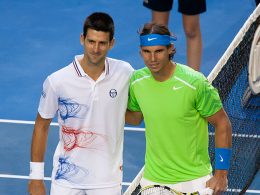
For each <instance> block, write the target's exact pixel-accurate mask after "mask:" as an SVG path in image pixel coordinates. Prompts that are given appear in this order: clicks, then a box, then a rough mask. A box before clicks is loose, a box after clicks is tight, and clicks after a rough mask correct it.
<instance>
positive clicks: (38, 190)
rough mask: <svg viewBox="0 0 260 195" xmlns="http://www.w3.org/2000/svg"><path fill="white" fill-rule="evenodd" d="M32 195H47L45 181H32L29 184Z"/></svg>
mask: <svg viewBox="0 0 260 195" xmlns="http://www.w3.org/2000/svg"><path fill="white" fill-rule="evenodd" d="M28 192H29V194H30V195H46V190H45V184H44V181H43V180H31V181H29V184H28Z"/></svg>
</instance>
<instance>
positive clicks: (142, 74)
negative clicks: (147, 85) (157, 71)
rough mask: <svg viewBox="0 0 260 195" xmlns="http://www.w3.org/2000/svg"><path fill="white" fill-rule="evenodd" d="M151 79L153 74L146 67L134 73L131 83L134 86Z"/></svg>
mask: <svg viewBox="0 0 260 195" xmlns="http://www.w3.org/2000/svg"><path fill="white" fill-rule="evenodd" d="M151 77H152V74H151V72H150V70H149V69H148V68H147V67H144V68H141V69H138V70H135V71H134V72H133V74H132V77H131V83H132V84H134V83H137V82H139V81H142V80H144V79H148V78H151Z"/></svg>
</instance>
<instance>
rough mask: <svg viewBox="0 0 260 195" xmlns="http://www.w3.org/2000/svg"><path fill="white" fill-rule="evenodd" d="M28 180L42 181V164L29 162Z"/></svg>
mask: <svg viewBox="0 0 260 195" xmlns="http://www.w3.org/2000/svg"><path fill="white" fill-rule="evenodd" d="M29 177H30V179H37V180H43V179H44V162H30V175H29Z"/></svg>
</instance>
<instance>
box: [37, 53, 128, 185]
mask: <svg viewBox="0 0 260 195" xmlns="http://www.w3.org/2000/svg"><path fill="white" fill-rule="evenodd" d="M82 57H83V55H79V56H75V60H74V61H73V62H72V63H71V64H69V65H68V66H66V67H64V68H62V69H61V70H59V71H57V72H55V73H53V74H51V75H50V76H48V78H47V79H46V80H45V82H44V84H43V92H42V96H41V99H40V104H39V108H38V112H39V114H40V115H41V117H42V118H53V117H55V115H56V113H57V117H58V123H59V126H60V140H59V144H58V146H57V148H56V151H55V154H54V161H53V166H54V167H53V172H52V181H53V182H56V183H57V184H60V185H63V186H67V187H72V188H81V189H89V188H103V187H112V186H116V185H119V184H120V183H121V182H122V163H123V162H122V154H123V132H124V124H125V123H124V122H125V111H126V107H127V99H128V88H129V79H130V76H131V73H132V72H133V68H132V67H131V66H130V64H129V63H127V62H124V61H120V60H116V59H112V58H106V60H105V71H104V72H103V73H102V74H101V76H100V77H99V78H98V80H97V81H94V80H92V79H91V78H90V77H89V76H88V75H87V74H86V73H85V72H84V71H83V69H82V68H81V66H80V64H79V59H80V58H82Z"/></svg>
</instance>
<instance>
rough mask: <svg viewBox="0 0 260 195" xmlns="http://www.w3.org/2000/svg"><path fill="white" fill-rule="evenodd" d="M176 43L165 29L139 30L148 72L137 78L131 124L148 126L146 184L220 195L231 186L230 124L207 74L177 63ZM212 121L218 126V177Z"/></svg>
mask: <svg viewBox="0 0 260 195" xmlns="http://www.w3.org/2000/svg"><path fill="white" fill-rule="evenodd" d="M173 40H174V37H173V36H171V33H170V32H169V30H168V28H167V27H165V26H162V25H158V24H154V23H148V24H145V25H144V27H143V29H142V30H141V31H140V48H141V51H140V53H141V55H142V57H143V60H144V63H145V65H146V67H145V68H142V69H140V70H137V71H135V72H134V74H133V75H132V78H131V81H130V95H129V102H128V110H127V112H126V122H127V123H128V124H132V125H138V124H140V122H141V121H142V119H144V122H145V127H146V131H145V133H146V155H145V169H144V176H143V178H142V180H141V185H142V187H144V186H146V185H151V184H163V185H168V186H170V187H173V188H175V189H176V190H180V191H182V192H192V191H198V190H203V188H210V189H212V191H214V194H218V193H220V192H223V191H225V190H226V188H227V184H228V181H227V174H228V168H229V161H230V156H231V142H232V141H231V140H232V133H231V125H230V121H229V119H228V116H227V114H226V112H225V111H224V109H223V107H222V103H221V100H220V97H219V95H218V92H217V90H216V89H215V88H214V87H213V86H212V85H211V84H209V83H208V81H207V79H206V78H205V77H204V76H203V74H201V73H199V72H197V71H194V70H192V69H191V68H189V67H188V66H185V65H182V64H179V63H175V62H173V61H172V57H173V55H174V52H175V49H174V45H173V43H172V41H173ZM208 122H209V123H211V124H212V125H213V126H214V127H215V143H216V144H215V147H216V150H215V152H216V155H215V156H216V163H215V164H216V167H215V173H214V175H213V176H212V175H211V172H212V167H211V164H210V158H209V154H208Z"/></svg>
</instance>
